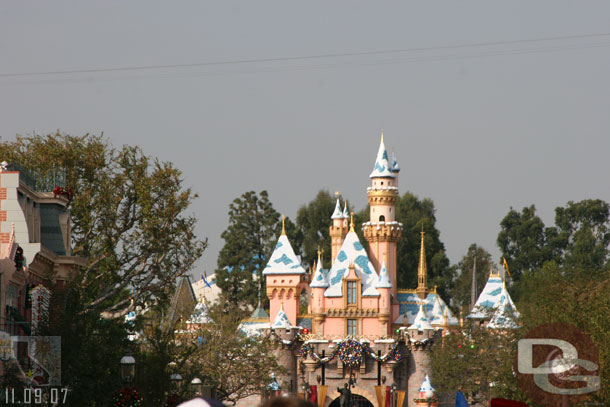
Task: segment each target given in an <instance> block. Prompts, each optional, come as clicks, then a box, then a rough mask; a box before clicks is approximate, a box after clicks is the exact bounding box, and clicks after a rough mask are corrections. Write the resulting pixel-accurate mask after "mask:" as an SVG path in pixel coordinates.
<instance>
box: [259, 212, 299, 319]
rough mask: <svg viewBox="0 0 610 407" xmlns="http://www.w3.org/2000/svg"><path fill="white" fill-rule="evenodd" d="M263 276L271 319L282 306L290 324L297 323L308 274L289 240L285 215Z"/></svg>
mask: <svg viewBox="0 0 610 407" xmlns="http://www.w3.org/2000/svg"><path fill="white" fill-rule="evenodd" d="M263 276H264V277H265V278H266V279H267V297H268V298H269V307H270V312H269V314H270V318H271V320H272V321H273V320H275V318H276V316H277V315H278V313H279V311H280V308H282V309H283V310H284V311H285V314H286V315H287V317H288V320H289V321H290V324H292V325H296V323H297V315H298V313H299V300H300V297H301V291H302V289H303V288H305V287H306V286H307V279H308V276H307V273H306V272H305V269H304V268H303V266H301V263H300V262H299V260H298V259H297V256H296V255H295V254H294V250H293V249H292V246H291V245H290V242H289V241H288V237H287V236H286V231H285V229H284V218H283V217H282V234H281V235H280V238H279V239H278V241H277V244H276V245H275V249H274V250H273V253H272V254H271V258H270V259H269V262H268V263H267V266H266V267H265V269H264V270H263Z"/></svg>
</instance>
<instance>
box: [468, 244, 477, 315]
mask: <svg viewBox="0 0 610 407" xmlns="http://www.w3.org/2000/svg"><path fill="white" fill-rule="evenodd" d="M476 303H477V251H476V248H475V252H474V263H473V265H472V285H471V287H470V309H473V308H474V305H475V304H476Z"/></svg>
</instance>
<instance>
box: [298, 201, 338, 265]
mask: <svg viewBox="0 0 610 407" xmlns="http://www.w3.org/2000/svg"><path fill="white" fill-rule="evenodd" d="M335 202H336V200H335V199H334V198H333V197H332V196H331V195H330V193H329V192H328V191H325V190H320V191H319V192H318V194H317V195H316V197H315V198H314V199H313V200H311V201H310V202H309V203H308V204H306V205H303V206H301V207H300V208H299V210H298V212H297V218H296V224H297V227H298V228H299V229H300V230H301V232H302V233H303V263H304V264H313V262H314V261H315V260H317V258H318V246H319V247H321V248H330V234H329V228H330V226H331V225H332V219H331V218H330V217H331V215H332V213H333V211H334V208H335ZM331 261H332V259H331V258H330V253H328V255H327V256H324V268H329V267H330V264H331Z"/></svg>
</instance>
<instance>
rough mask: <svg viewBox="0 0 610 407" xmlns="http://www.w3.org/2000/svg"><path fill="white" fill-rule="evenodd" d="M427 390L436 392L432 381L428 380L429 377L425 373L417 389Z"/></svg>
mask: <svg viewBox="0 0 610 407" xmlns="http://www.w3.org/2000/svg"><path fill="white" fill-rule="evenodd" d="M428 390H432V391H433V392H436V390H435V389H434V387H432V383H431V382H430V377H428V375H426V378H425V379H424V381H423V383H422V384H421V387H420V388H419V391H428Z"/></svg>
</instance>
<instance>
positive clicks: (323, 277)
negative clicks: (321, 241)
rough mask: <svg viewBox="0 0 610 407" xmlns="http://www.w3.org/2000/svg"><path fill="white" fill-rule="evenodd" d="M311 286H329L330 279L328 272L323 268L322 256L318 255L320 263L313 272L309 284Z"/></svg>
mask: <svg viewBox="0 0 610 407" xmlns="http://www.w3.org/2000/svg"><path fill="white" fill-rule="evenodd" d="M309 286H310V287H313V288H315V287H322V288H326V287H328V286H329V284H328V279H327V273H326V272H325V271H324V270H322V260H321V259H320V257H319V256H318V265H317V267H316V272H315V273H314V274H313V277H312V279H311V284H309Z"/></svg>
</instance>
